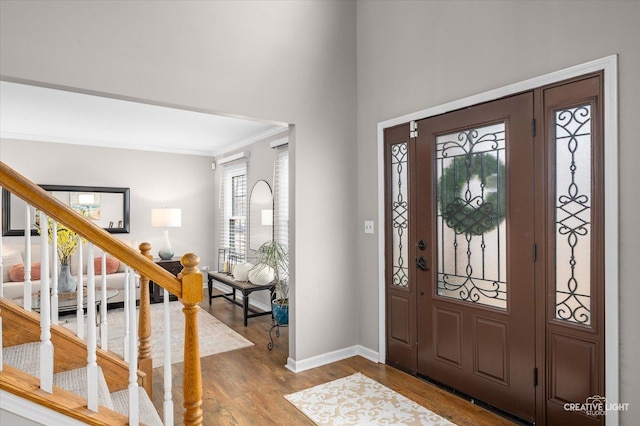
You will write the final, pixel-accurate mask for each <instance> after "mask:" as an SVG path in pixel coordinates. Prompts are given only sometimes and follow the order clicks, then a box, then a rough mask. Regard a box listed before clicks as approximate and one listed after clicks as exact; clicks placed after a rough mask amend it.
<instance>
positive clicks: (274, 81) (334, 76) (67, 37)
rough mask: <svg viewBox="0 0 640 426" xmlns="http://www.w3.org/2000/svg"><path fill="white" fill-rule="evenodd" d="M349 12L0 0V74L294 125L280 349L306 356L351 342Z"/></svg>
mask: <svg viewBox="0 0 640 426" xmlns="http://www.w3.org/2000/svg"><path fill="white" fill-rule="evenodd" d="M355 13H356V4H355V3H354V2H344V1H320V2H291V1H273V2H264V1H241V2H221V1H212V2H165V1H145V2H111V1H92V2H75V1H53V2H50V1H29V2H21V1H3V2H1V3H0V74H1V75H3V76H9V77H17V78H24V79H31V80H35V81H39V82H44V83H49V84H59V85H64V86H70V87H75V88H80V89H84V90H94V91H100V92H106V93H111V94H115V95H126V96H131V97H135V98H140V99H146V100H150V101H159V102H168V103H171V104H176V105H185V106H190V107H195V108H202V109H205V110H209V111H218V112H224V113H229V114H237V115H240V116H248V117H256V118H262V119H267V120H275V121H280V122H285V123H292V124H294V125H295V130H294V131H293V134H292V145H293V146H292V150H291V152H292V158H291V162H292V165H291V167H292V173H293V174H292V176H291V180H292V182H293V184H292V187H293V191H294V194H293V195H294V197H293V199H292V200H291V202H292V203H294V205H295V211H294V212H293V218H292V221H291V223H292V228H293V234H294V236H293V238H294V241H293V243H294V246H295V250H296V253H295V264H294V267H293V270H292V271H291V272H292V274H293V275H294V277H295V281H296V288H295V289H294V290H292V292H291V296H292V298H293V301H292V303H293V305H292V312H291V315H292V320H293V324H292V327H291V328H290V329H289V336H290V337H289V339H290V348H289V353H290V356H291V357H292V359H294V360H298V359H305V358H309V357H312V356H316V355H319V354H322V353H325V352H330V351H334V350H337V349H341V348H345V347H350V346H352V345H354V344H355V343H356V342H357V341H358V314H357V310H354V303H353V301H354V300H356V299H357V286H356V270H355V268H354V267H353V265H354V263H355V262H356V261H355V258H356V257H357V254H356V244H355V243H356V238H355V235H354V232H353V230H354V229H355V224H356V221H355V219H356V218H355V216H354V215H353V214H352V213H351V212H355V211H356V210H357V197H356V179H357V172H356V169H355V167H354V158H355V157H356V143H355V141H356V127H355V125H354V123H355V121H356V37H355V36H356V27H355V22H356V15H355ZM298 171H299V172H298ZM327 309H331V310H332V313H331V315H327V314H326V310H327Z"/></svg>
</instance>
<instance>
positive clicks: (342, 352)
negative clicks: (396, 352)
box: [285, 345, 379, 373]
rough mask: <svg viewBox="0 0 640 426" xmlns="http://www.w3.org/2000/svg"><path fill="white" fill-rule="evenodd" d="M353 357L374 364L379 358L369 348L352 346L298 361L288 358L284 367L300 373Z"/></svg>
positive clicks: (376, 353)
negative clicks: (361, 358) (359, 357)
mask: <svg viewBox="0 0 640 426" xmlns="http://www.w3.org/2000/svg"><path fill="white" fill-rule="evenodd" d="M354 356H361V357H363V358H366V359H368V360H369V361H372V362H375V363H377V362H378V358H379V355H378V352H376V351H374V350H372V349H369V348H365V347H364V346H361V345H354V346H351V347H348V348H344V349H338V350H337V351H333V352H327V353H324V354H321V355H317V356H313V357H311V358H307V359H302V360H299V361H296V360H294V359H292V358H291V357H289V358H288V359H287V364H286V365H285V367H286V368H287V369H289V370H291V371H293V372H294V373H300V372H301V371H305V370H309V369H311V368H316V367H320V366H323V365H327V364H331V363H332V362H337V361H342V360H343V359H347V358H351V357H354Z"/></svg>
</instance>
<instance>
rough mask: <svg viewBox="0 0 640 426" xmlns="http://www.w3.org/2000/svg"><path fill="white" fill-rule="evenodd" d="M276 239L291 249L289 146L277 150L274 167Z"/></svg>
mask: <svg viewBox="0 0 640 426" xmlns="http://www.w3.org/2000/svg"><path fill="white" fill-rule="evenodd" d="M273 182H274V185H273V186H274V194H273V195H274V198H273V204H274V233H273V235H274V238H275V240H276V241H277V242H279V243H280V244H282V245H283V246H284V247H285V248H286V249H287V251H288V249H289V150H288V146H287V145H283V146H280V147H278V148H276V160H275V166H274V179H273Z"/></svg>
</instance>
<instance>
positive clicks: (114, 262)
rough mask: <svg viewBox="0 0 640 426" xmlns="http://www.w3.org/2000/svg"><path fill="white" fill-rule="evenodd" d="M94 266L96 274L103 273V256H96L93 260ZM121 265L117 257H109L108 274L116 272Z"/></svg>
mask: <svg viewBox="0 0 640 426" xmlns="http://www.w3.org/2000/svg"><path fill="white" fill-rule="evenodd" d="M93 267H94V271H95V274H96V275H102V258H101V257H96V258H95V259H94V260H93ZM119 267H120V261H119V260H118V259H116V258H115V257H107V274H115V273H116V272H118V268H119Z"/></svg>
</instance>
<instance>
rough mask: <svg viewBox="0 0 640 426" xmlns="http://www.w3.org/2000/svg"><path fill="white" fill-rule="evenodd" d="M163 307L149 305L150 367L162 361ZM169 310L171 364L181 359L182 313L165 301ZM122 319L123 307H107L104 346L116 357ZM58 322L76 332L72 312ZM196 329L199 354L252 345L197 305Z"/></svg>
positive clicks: (178, 305)
mask: <svg viewBox="0 0 640 426" xmlns="http://www.w3.org/2000/svg"><path fill="white" fill-rule="evenodd" d="M163 306H164V305H163V304H162V303H158V304H153V305H151V355H152V357H153V367H154V368H156V367H160V366H162V364H163V363H164V340H163V339H164V337H163V336H164V320H163ZM169 312H170V324H171V363H172V364H176V363H179V362H182V361H183V360H184V353H183V350H184V314H183V312H182V303H180V302H171V303H169ZM85 321H86V317H85ZM124 321H125V315H124V310H123V309H110V310H109V311H108V313H107V322H108V325H109V330H108V349H109V350H111V351H113V352H115V353H117V354H119V355H120V356H122V355H123V354H124V350H123V348H124ZM60 322H61V323H62V325H63V326H65V327H67V328H69V329H70V330H72V331H74V332H75V331H76V316H75V315H65V316H63V317H61V318H60ZM63 322H64V323H63ZM198 331H199V333H198V335H199V336H200V356H201V357H205V356H209V355H214V354H217V353H222V352H227V351H232V350H235V349H240V348H244V347H247V346H251V345H253V343H251V342H250V341H249V340H247V339H245V338H244V337H242V336H241V335H240V334H238V333H236V332H235V331H233V330H232V329H231V328H229V327H227V326H226V325H225V324H223V323H222V322H220V321H219V320H218V319H217V318H215V317H214V316H213V315H211V314H210V313H208V312H206V311H204V310H202V308H199V312H198ZM99 342H100V337H98V344H100V343H99Z"/></svg>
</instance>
